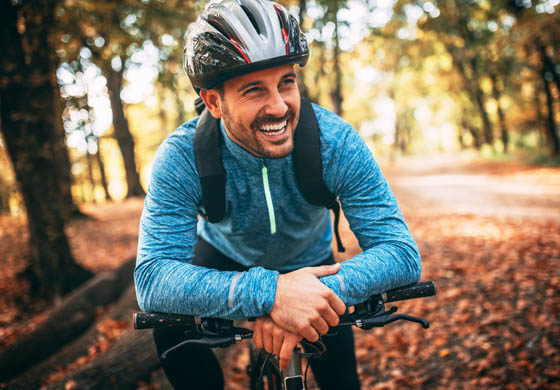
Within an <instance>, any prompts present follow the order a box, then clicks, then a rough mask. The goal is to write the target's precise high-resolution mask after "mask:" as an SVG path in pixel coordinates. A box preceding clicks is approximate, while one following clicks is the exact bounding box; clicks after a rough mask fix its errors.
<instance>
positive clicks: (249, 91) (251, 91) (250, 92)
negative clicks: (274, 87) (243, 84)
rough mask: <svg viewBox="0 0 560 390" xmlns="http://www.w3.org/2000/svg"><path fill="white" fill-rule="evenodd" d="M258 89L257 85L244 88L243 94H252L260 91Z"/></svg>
mask: <svg viewBox="0 0 560 390" xmlns="http://www.w3.org/2000/svg"><path fill="white" fill-rule="evenodd" d="M260 90H261V89H260V88H259V87H252V88H249V89H246V90H245V91H244V92H243V96H247V95H254V94H256V93H258V92H260Z"/></svg>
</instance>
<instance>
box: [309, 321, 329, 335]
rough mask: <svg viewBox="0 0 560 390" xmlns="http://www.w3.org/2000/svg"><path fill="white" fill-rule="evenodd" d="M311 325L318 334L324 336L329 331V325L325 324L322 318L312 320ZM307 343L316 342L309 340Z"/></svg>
mask: <svg viewBox="0 0 560 390" xmlns="http://www.w3.org/2000/svg"><path fill="white" fill-rule="evenodd" d="M311 325H313V327H314V328H315V330H316V331H317V332H318V333H319V334H325V333H327V332H328V331H329V324H327V321H325V320H324V319H323V317H318V318H316V319H314V320H313V321H312V322H311ZM308 340H309V339H308ZM309 341H316V340H309Z"/></svg>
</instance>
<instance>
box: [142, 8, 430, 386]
mask: <svg viewBox="0 0 560 390" xmlns="http://www.w3.org/2000/svg"><path fill="white" fill-rule="evenodd" d="M308 57H309V49H308V46H307V42H306V39H305V36H304V35H303V34H302V33H301V31H300V29H299V26H298V23H297V21H296V20H295V18H294V17H293V16H291V15H290V14H289V13H288V12H287V11H286V10H285V9H284V8H283V7H282V6H281V5H279V4H276V3H272V2H269V1H267V0H225V1H223V2H221V3H214V4H212V5H211V6H209V7H208V9H207V10H206V11H204V12H203V13H202V14H201V15H200V16H199V18H198V19H197V20H196V21H195V22H194V23H193V24H191V26H189V29H188V32H187V43H186V46H185V57H184V63H185V70H186V73H187V75H188V76H189V78H190V80H191V83H192V84H193V86H194V87H195V88H196V89H197V91H198V92H199V94H200V97H201V98H202V100H203V102H204V104H205V107H206V109H205V110H204V112H203V113H202V114H201V116H200V117H197V118H195V119H193V120H191V121H189V122H187V123H185V124H183V125H182V126H180V127H179V128H178V129H177V130H176V131H175V132H174V133H173V134H171V135H170V136H169V137H168V138H167V139H166V140H165V141H164V142H163V144H162V145H161V146H160V148H159V150H158V153H157V155H156V158H155V161H154V165H153V170H152V178H151V182H150V186H149V189H148V195H147V197H146V201H145V207H144V211H143V214H142V218H141V222H140V233H139V243H138V257H137V265H136V268H135V272H134V277H135V284H136V292H137V297H138V302H139V305H140V307H141V308H142V309H143V310H145V311H156V312H169V313H179V314H190V315H196V316H202V317H221V318H229V319H243V318H252V317H254V318H256V322H255V332H254V337H253V338H254V342H255V345H256V346H257V347H259V348H264V349H266V350H267V351H269V352H271V353H274V354H276V355H278V356H279V357H280V364H281V366H282V367H286V366H287V365H288V363H289V360H290V356H291V351H292V350H293V348H294V347H295V346H296V345H297V344H298V343H299V342H300V341H301V340H302V338H306V339H308V340H310V341H317V340H318V339H319V338H320V336H321V335H324V334H326V333H327V331H328V329H329V326H334V325H336V324H337V323H338V316H339V315H340V314H343V313H344V311H345V310H346V308H347V307H348V306H350V305H354V304H356V303H359V302H362V301H363V300H364V299H366V298H367V297H369V296H370V295H372V294H374V293H378V292H381V291H385V290H388V289H391V288H396V287H399V286H403V285H407V284H410V283H414V282H416V281H417V280H418V279H419V278H420V256H419V253H418V249H417V246H416V244H415V242H414V240H413V238H412V237H411V234H410V231H409V230H408V228H407V226H406V223H405V222H404V219H403V217H402V214H401V212H400V210H399V208H398V205H397V203H396V200H395V197H394V195H393V193H392V192H391V190H390V188H389V186H388V185H387V182H386V180H385V178H384V177H383V175H382V174H381V172H380V170H379V167H378V165H377V163H376V162H375V160H374V158H373V156H372V154H371V152H370V151H369V149H368V148H367V146H366V145H365V143H364V142H363V140H362V139H361V138H360V137H359V135H358V134H357V132H356V131H355V130H354V129H353V128H352V127H351V126H350V125H349V124H348V123H346V122H345V121H344V120H343V119H341V118H340V117H338V116H337V115H335V114H333V113H332V112H330V111H328V110H326V109H324V108H322V107H320V106H318V105H315V104H311V103H309V102H308V101H306V100H303V99H301V98H300V94H299V90H298V87H297V80H296V74H295V72H294V66H295V65H296V64H299V65H300V66H304V65H305V64H306V62H307V59H308ZM314 131H315V133H314ZM310 134H311V135H313V134H316V137H315V138H313V137H309V135H310ZM201 145H204V147H203V146H201ZM209 163H210V165H208V164H209ZM308 167H315V168H311V169H310V170H309V169H308ZM317 167H318V168H317ZM302 172H303V173H302ZM305 173H307V175H306V174H305ZM310 173H311V174H310ZM309 183H312V184H309ZM324 191H326V192H328V195H329V199H331V200H329V201H328V202H323V201H320V202H316V200H317V196H315V195H316V194H318V193H320V192H321V193H324ZM332 199H336V201H334V202H333V201H332ZM338 201H340V204H341V205H342V209H343V211H344V214H345V217H346V218H347V220H348V221H349V223H350V227H351V229H352V231H353V232H354V234H355V235H356V237H357V238H358V241H359V243H360V247H361V248H362V249H363V252H361V253H359V254H357V255H355V256H354V257H353V258H351V259H349V260H347V261H344V262H343V263H342V264H335V262H334V259H333V254H332V250H331V242H332V239H333V232H332V228H331V218H330V212H329V211H328V209H327V206H328V207H333V210H336V209H337V206H338V204H339V203H338ZM335 206H336V207H335ZM200 215H202V216H206V218H199V216H200ZM335 226H336V225H335ZM335 233H337V230H336V229H335ZM336 238H337V243H338V246H339V249H342V245H341V243H340V239H339V236H338V233H337V234H336ZM344 329H345V330H343V331H341V332H340V333H339V334H338V335H336V336H329V337H324V338H323V342H324V343H325V345H326V346H327V353H326V354H325V355H324V356H323V357H321V358H320V359H316V360H315V359H314V360H312V361H311V368H312V370H313V372H314V375H315V378H316V380H317V382H318V383H319V385H320V387H321V389H323V390H327V389H337V390H339V389H359V388H360V384H359V380H358V375H357V372H356V360H355V356H354V344H353V335H352V331H351V330H350V329H349V328H344ZM184 337H185V335H184V334H183V332H182V331H181V330H180V329H179V330H177V329H174V328H171V329H158V330H155V331H154V338H155V342H156V346H157V348H158V350H159V351H160V353H161V352H163V351H164V350H166V349H168V348H170V347H171V346H173V345H175V344H178V343H179V342H181V341H182V340H183V339H184ZM163 367H164V370H165V372H166V374H167V376H168V378H169V380H170V382H171V383H172V384H173V386H174V388H175V389H187V388H189V389H190V388H192V389H221V388H223V376H222V372H221V369H220V367H219V364H218V362H217V360H216V358H215V357H214V355H213V353H212V351H211V350H209V349H208V348H205V347H202V346H189V347H188V348H184V349H182V350H180V351H178V352H175V353H170V354H169V355H168V357H167V359H166V361H165V362H164V363H163Z"/></svg>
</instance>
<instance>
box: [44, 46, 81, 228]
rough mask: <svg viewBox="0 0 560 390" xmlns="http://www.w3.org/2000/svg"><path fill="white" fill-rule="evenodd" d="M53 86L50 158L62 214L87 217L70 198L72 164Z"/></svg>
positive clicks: (66, 218) (55, 85) (67, 218)
mask: <svg viewBox="0 0 560 390" xmlns="http://www.w3.org/2000/svg"><path fill="white" fill-rule="evenodd" d="M53 56H54V52H53V53H51V61H53V62H52V63H55V62H54V61H55V59H54V58H53ZM53 85H54V88H53V101H54V103H55V120H56V121H55V124H56V140H55V142H54V145H53V146H54V148H53V151H52V153H53V155H52V159H53V161H55V162H56V169H57V172H58V183H59V187H60V194H61V195H62V199H61V204H62V206H63V207H62V215H63V217H64V218H65V220H69V219H72V218H84V217H87V216H86V215H85V214H84V213H82V212H81V211H80V209H79V208H78V206H77V205H76V203H75V202H74V199H73V198H72V164H71V162H70V154H69V153H68V148H67V147H66V133H65V131H64V127H63V125H62V111H63V101H62V97H61V96H60V89H59V88H58V84H57V83H56V81H55V82H54V84H53Z"/></svg>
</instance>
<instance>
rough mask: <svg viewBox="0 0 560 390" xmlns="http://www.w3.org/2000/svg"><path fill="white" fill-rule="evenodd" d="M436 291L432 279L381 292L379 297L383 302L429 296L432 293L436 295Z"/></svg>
mask: <svg viewBox="0 0 560 390" xmlns="http://www.w3.org/2000/svg"><path fill="white" fill-rule="evenodd" d="M436 293H437V287H436V284H435V283H434V282H432V281H427V282H420V283H417V284H413V285H412V286H406V287H401V288H396V289H394V290H389V291H386V292H384V293H382V294H381V298H382V299H383V302H385V303H388V302H396V301H404V300H406V299H414V298H422V297H431V296H433V295H436Z"/></svg>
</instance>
